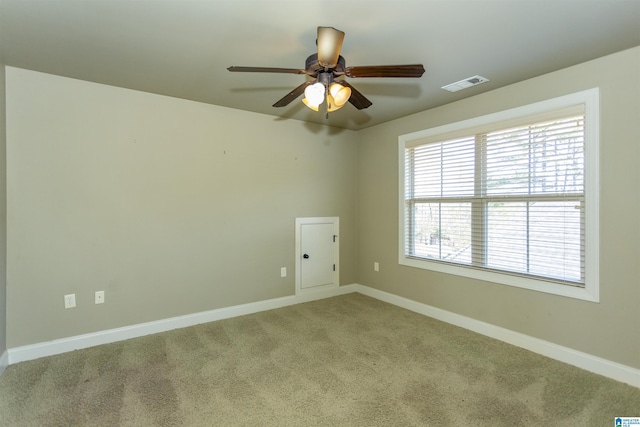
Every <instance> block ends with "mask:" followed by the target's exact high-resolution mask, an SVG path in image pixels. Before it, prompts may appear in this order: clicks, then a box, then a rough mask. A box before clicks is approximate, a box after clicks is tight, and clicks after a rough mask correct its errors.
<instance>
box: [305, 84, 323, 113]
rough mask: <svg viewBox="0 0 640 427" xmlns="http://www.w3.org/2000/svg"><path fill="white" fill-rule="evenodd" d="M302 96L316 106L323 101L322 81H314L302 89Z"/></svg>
mask: <svg viewBox="0 0 640 427" xmlns="http://www.w3.org/2000/svg"><path fill="white" fill-rule="evenodd" d="M304 96H305V98H306V99H307V101H308V102H309V104H311V105H315V106H316V107H317V106H318V105H320V104H322V101H324V85H323V84H322V83H314V84H312V85H310V86H307V88H306V89H305V90H304Z"/></svg>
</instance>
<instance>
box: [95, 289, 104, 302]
mask: <svg viewBox="0 0 640 427" xmlns="http://www.w3.org/2000/svg"><path fill="white" fill-rule="evenodd" d="M96 304H104V291H96Z"/></svg>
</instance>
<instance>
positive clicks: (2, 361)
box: [0, 284, 640, 388]
mask: <svg viewBox="0 0 640 427" xmlns="http://www.w3.org/2000/svg"><path fill="white" fill-rule="evenodd" d="M353 292H359V293H361V294H363V295H367V296H370V297H372V298H376V299H378V300H381V301H384V302H387V303H390V304H393V305H396V306H398V307H402V308H405V309H407V310H411V311H413V312H416V313H420V314H423V315H425V316H429V317H432V318H434V319H438V320H441V321H443V322H446V323H450V324H452V325H456V326H459V327H462V328H465V329H468V330H471V331H473V332H477V333H479V334H482V335H486V336H488V337H491V338H495V339H498V340H500V341H504V342H506V343H508V344H512V345H515V346H518V347H522V348H524V349H527V350H529V351H533V352H534V353H538V354H541V355H543V356H547V357H550V358H552V359H555V360H558V361H561V362H564V363H568V364H570V365H573V366H577V367H578V368H582V369H585V370H587V371H590V372H593V373H596V374H599V375H602V376H605V377H608V378H611V379H614V380H616V381H620V382H623V383H626V384H629V385H632V386H634V387H639V388H640V370H639V369H636V368H632V367H630V366H626V365H622V364H619V363H616V362H612V361H610V360H606V359H603V358H600V357H596V356H592V355H590V354H587V353H583V352H580V351H577V350H573V349H571V348H568V347H563V346H561V345H558V344H554V343H551V342H548V341H544V340H541V339H538V338H534V337H531V336H528V335H524V334H521V333H519V332H515V331H512V330H509V329H505V328H502V327H499V326H495V325H492V324H489V323H485V322H481V321H479V320H475V319H472V318H470V317H466V316H462V315H460V314H456V313H452V312H450V311H446V310H442V309H440V308H437V307H433V306H430V305H427V304H423V303H420V302H417V301H413V300H410V299H408V298H404V297H400V296H397V295H394V294H390V293H388V292H384V291H380V290H378V289H374V288H370V287H368V286H363V285H359V284H351V285H346V286H340V287H338V288H333V289H324V290H318V291H314V292H305V293H302V294H298V295H292V296H287V297H282V298H275V299H270V300H265V301H258V302H253V303H248V304H242V305H237V306H233V307H226V308H220V309H216V310H210V311H205V312H201V313H194V314H189V315H185V316H178V317H172V318H169V319H162V320H158V321H154V322H147V323H141V324H137V325H132V326H125V327H122V328H116V329H109V330H106V331H100V332H95V333H90V334H84V335H77V336H74V337H69V338H62V339H59V340H54V341H48V342H44V343H38V344H33V345H26V346H22V347H16V348H11V349H9V350H7V351H5V352H4V353H3V354H2V356H0V375H1V374H2V372H3V371H4V369H6V367H7V366H8V365H10V364H14V363H18V362H24V361H27V360H33V359H38V358H40V357H45V356H53V355H55V354H60V353H65V352H68V351H73V350H80V349H83V348H88V347H93V346H96V345H101V344H108V343H112V342H116V341H123V340H127V339H131V338H137V337H142V336H145V335H150V334H155V333H159V332H165V331H170V330H173V329H179V328H186V327H188V326H194V325H198V324H201V323H207V322H214V321H216V320H222V319H229V318H231V317H237V316H243V315H247V314H253V313H258V312H260V311H266V310H272V309H276V308H281V307H286V306H289V305H294V304H300V303H305V302H310V301H315V300H319V299H324V298H329V297H333V296H338V295H345V294H349V293H353Z"/></svg>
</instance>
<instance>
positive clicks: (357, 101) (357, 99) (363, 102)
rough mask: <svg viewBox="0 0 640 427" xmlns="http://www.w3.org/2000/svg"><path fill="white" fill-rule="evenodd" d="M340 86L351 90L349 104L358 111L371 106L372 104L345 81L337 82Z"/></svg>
mask: <svg viewBox="0 0 640 427" xmlns="http://www.w3.org/2000/svg"><path fill="white" fill-rule="evenodd" d="M339 83H340V84H341V85H342V86H346V87H348V88H349V89H351V96H350V97H349V102H350V103H351V104H353V106H354V107H356V108H357V109H358V110H364V109H365V108H369V107H371V106H372V105H373V102H371V101H369V100H368V99H367V98H366V97H365V96H364V95H363V94H361V93H360V92H358V90H357V89H356V88H354V87H353V86H351V85H350V84H349V83H347V82H345V81H340V82H339Z"/></svg>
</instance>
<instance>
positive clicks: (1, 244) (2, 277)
mask: <svg viewBox="0 0 640 427" xmlns="http://www.w3.org/2000/svg"><path fill="white" fill-rule="evenodd" d="M5 130H6V109H5V68H4V64H3V63H2V62H0V356H2V353H4V351H5V350H6V349H7V304H6V300H7V299H6V291H7V257H6V251H7V221H6V219H7V197H6V195H7V179H6V178H7V174H6V170H7V168H6V146H7V140H6V132H5ZM0 369H1V367H0Z"/></svg>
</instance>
